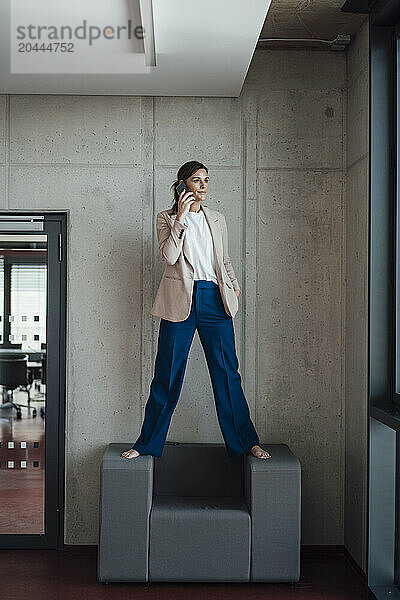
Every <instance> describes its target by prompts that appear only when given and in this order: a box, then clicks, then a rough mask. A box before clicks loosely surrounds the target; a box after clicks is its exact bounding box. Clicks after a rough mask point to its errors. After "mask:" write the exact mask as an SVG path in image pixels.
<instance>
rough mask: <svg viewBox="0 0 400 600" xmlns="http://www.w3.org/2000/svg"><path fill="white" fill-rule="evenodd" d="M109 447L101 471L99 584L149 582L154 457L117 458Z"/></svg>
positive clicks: (119, 447) (121, 446) (120, 446)
mask: <svg viewBox="0 0 400 600" xmlns="http://www.w3.org/2000/svg"><path fill="white" fill-rule="evenodd" d="M127 447H128V445H127V444H109V446H108V448H107V449H106V451H105V453H104V456H103V459H102V462H101V469H100V503H99V508H100V512H99V545H98V563H97V578H98V580H99V581H103V582H107V581H148V570H149V569H148V549H149V521H150V511H151V506H152V498H153V472H154V458H153V456H151V455H143V456H139V457H137V458H132V459H127V458H123V457H121V456H120V454H121V453H122V452H123V451H124V450H126V449H127Z"/></svg>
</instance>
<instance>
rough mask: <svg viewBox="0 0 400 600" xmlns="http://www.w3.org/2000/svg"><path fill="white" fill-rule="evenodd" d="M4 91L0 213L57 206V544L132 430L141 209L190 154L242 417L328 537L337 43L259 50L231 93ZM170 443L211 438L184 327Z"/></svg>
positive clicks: (306, 533)
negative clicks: (217, 261)
mask: <svg viewBox="0 0 400 600" xmlns="http://www.w3.org/2000/svg"><path fill="white" fill-rule="evenodd" d="M0 100H1V103H0V115H1V124H2V126H1V129H0V131H1V132H2V133H1V135H2V136H3V137H4V145H1V144H0V148H4V149H5V150H4V152H2V154H1V156H0V160H1V168H0V177H1V178H2V179H0V182H1V181H2V182H3V183H2V187H1V196H0V203H1V206H2V208H4V207H6V208H9V209H10V210H12V209H27V210H28V209H30V208H32V209H41V210H45V209H49V210H54V209H57V210H62V209H65V210H68V211H69V213H70V221H69V240H68V244H69V272H68V311H69V312H68V373H67V377H68V405H67V432H66V446H67V476H66V519H65V527H66V531H65V542H66V543H69V544H95V543H97V533H98V492H99V464H100V460H101V457H102V454H103V452H104V449H105V447H106V445H107V444H108V443H109V442H124V443H126V447H127V448H128V447H129V446H130V445H131V444H132V443H133V442H134V441H135V439H136V437H137V435H138V434H139V431H140V426H141V419H142V414H143V407H144V405H145V403H146V400H147V396H148V391H149V386H150V382H151V378H152V373H153V366H154V357H155V350H156V343H157V332H158V324H159V319H156V318H153V317H151V315H150V314H149V311H150V308H151V305H152V301H153V298H154V295H155V291H156V289H157V285H158V282H159V279H160V276H161V273H162V271H163V263H162V261H161V258H160V257H159V254H158V247H157V242H156V236H155V228H154V219H155V214H156V212H157V211H158V210H160V209H163V208H167V207H168V206H170V204H171V202H170V200H171V196H170V192H169V185H170V183H171V182H172V180H173V179H174V178H175V174H176V171H177V168H178V167H179V166H180V164H181V163H183V162H185V161H186V160H190V159H198V160H200V161H203V162H205V164H206V165H208V166H209V168H210V176H211V189H210V193H209V198H208V202H207V203H208V205H209V206H211V207H214V208H216V209H218V210H221V211H223V212H224V213H225V215H226V219H227V224H228V229H229V249H230V254H231V258H232V263H233V265H234V268H235V270H236V273H237V276H238V279H239V282H240V285H241V288H242V294H241V297H240V300H239V304H240V311H239V313H238V315H237V316H236V317H235V320H234V323H235V331H236V338H237V349H238V358H239V365H240V372H241V374H242V381H243V386H244V389H245V393H246V396H247V399H248V402H249V406H250V410H251V414H252V417H253V420H254V422H255V425H256V428H257V430H258V432H259V434H260V438H261V440H262V441H265V442H267V443H280V442H284V443H287V444H288V445H289V446H290V448H291V449H292V450H293V452H294V453H295V454H296V455H297V456H298V457H299V459H300V461H301V464H302V468H303V482H302V492H303V495H302V501H303V514H302V540H301V541H302V543H303V544H342V543H343V541H344V523H343V498H344V472H345V471H344V460H345V440H344V433H345V431H344V426H343V416H344V352H343V350H344V338H345V332H344V308H345V305H344V300H345V292H344V253H343V250H344V248H345V244H344V241H345V240H344V222H343V217H344V196H343V193H344V177H345V172H346V166H347V165H346V162H345V152H344V142H345V100H346V56H345V53H341V52H338V53H333V52H329V51H325V50H321V51H319V50H315V51H297V50H296V51H292V50H257V52H256V54H255V56H254V59H253V61H252V64H251V67H250V71H249V73H248V76H247V79H246V82H245V86H244V89H243V92H242V94H241V97H240V98H236V99H231V98H193V97H189V98H169V97H157V98H151V97H142V98H141V97H116V96H104V97H102V96H99V97H79V96H46V95H43V96H41V95H39V96H7V97H3V98H0ZM358 168H360V167H357V166H355V167H354V169H358ZM354 172H356V171H354ZM354 225H355V224H354ZM355 241H356V240H355ZM168 440H180V441H196V442H201V441H204V442H206V441H210V442H211V441H212V442H223V439H222V436H221V433H220V430H219V427H218V423H217V417H216V412H215V408H214V400H213V395H212V389H211V384H210V378H209V375H208V371H207V367H206V363H205V359H204V356H203V352H202V349H201V346H200V343H199V340H198V336H197V335H196V337H195V340H194V343H193V346H192V349H191V353H190V358H189V362H188V368H187V372H186V377H185V381H184V385H183V390H182V395H181V398H180V402H179V403H178V406H177V409H176V411H175V414H174V416H173V420H172V423H171V427H170V430H169V435H168ZM355 508H356V507H355ZM132 510H134V507H132Z"/></svg>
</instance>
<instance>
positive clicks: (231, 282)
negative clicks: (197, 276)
mask: <svg viewBox="0 0 400 600" xmlns="http://www.w3.org/2000/svg"><path fill="white" fill-rule="evenodd" d="M200 210H204V214H205V217H206V219H207V222H208V224H209V226H210V231H211V237H212V240H213V246H214V256H215V270H216V274H217V279H218V285H219V289H220V292H221V298H222V301H223V304H224V307H225V312H226V313H227V314H228V315H230V316H231V317H234V316H235V314H236V313H237V310H238V304H239V302H238V298H237V296H236V293H235V290H239V289H240V287H239V283H238V280H237V279H236V275H235V272H234V270H233V268H232V265H231V260H230V258H229V255H228V236H227V228H226V221H225V217H224V215H223V214H222V213H220V212H218V211H217V210H213V209H211V208H208V206H207V205H206V204H202V205H201V208H200ZM187 227H188V225H187V224H186V223H183V224H182V223H180V222H179V221H177V220H176V215H175V214H174V215H173V214H172V209H167V210H162V211H161V212H159V213H157V218H156V228H157V238H158V245H159V249H160V254H161V257H162V259H163V260H164V261H165V263H166V265H165V270H164V274H163V276H162V278H161V282H160V285H159V288H158V290H157V294H156V298H155V300H154V304H153V308H152V309H151V314H152V315H154V316H155V317H161V318H162V319H167V320H168V321H175V322H177V321H184V320H185V319H187V317H188V316H189V314H190V309H191V301H192V293H193V285H194V283H193V282H194V279H193V277H194V275H193V273H194V268H193V265H191V263H190V262H189V260H188V258H187V241H186V235H185V232H186V229H187Z"/></svg>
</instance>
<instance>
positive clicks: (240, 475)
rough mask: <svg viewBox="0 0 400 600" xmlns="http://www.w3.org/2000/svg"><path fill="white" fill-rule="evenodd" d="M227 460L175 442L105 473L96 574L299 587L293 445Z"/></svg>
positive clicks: (120, 447)
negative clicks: (159, 452) (155, 454)
mask: <svg viewBox="0 0 400 600" xmlns="http://www.w3.org/2000/svg"><path fill="white" fill-rule="evenodd" d="M261 446H262V447H263V448H265V449H266V450H268V451H269V452H270V453H271V458H269V459H258V458H255V457H254V456H253V455H252V454H251V453H249V454H247V455H244V456H239V457H237V458H229V457H228V455H227V453H226V449H225V446H224V444H191V443H176V444H174V443H168V442H167V444H166V445H165V447H164V450H163V455H162V457H161V458H154V457H153V456H150V455H143V456H140V457H138V458H133V459H126V458H122V457H121V456H120V454H121V452H123V451H124V450H126V449H127V447H129V444H110V445H109V446H108V448H107V449H106V451H105V453H104V456H103V459H102V463H101V473H100V514H99V518H100V523H99V525H100V529H99V545H98V564H97V577H98V580H99V581H100V582H102V583H108V582H111V581H143V582H146V581H182V582H183V581H187V582H189V581H209V582H217V581H225V582H246V581H260V582H297V581H298V580H299V578H300V515H301V466H300V462H299V460H298V459H297V458H296V457H295V456H294V455H293V454H292V452H291V451H290V449H289V447H288V446H287V445H286V444H267V445H266V444H261Z"/></svg>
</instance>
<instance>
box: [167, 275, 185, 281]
mask: <svg viewBox="0 0 400 600" xmlns="http://www.w3.org/2000/svg"><path fill="white" fill-rule="evenodd" d="M164 279H177V280H178V281H181V278H180V277H174V276H173V275H164Z"/></svg>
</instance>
